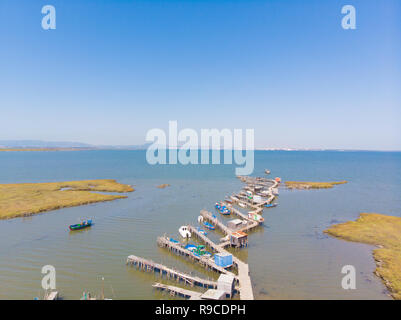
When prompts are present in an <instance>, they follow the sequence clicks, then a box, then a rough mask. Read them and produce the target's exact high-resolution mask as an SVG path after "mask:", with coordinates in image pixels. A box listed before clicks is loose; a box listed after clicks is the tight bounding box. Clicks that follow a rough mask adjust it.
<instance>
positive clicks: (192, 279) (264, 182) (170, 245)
mask: <svg viewBox="0 0 401 320" xmlns="http://www.w3.org/2000/svg"><path fill="white" fill-rule="evenodd" d="M238 178H239V179H240V180H241V181H243V182H244V183H246V184H247V186H246V187H245V190H249V191H251V192H252V191H253V193H254V194H257V193H259V195H260V192H261V191H260V190H263V195H261V196H263V197H264V198H267V200H266V201H263V202H260V203H256V202H254V201H252V200H250V199H248V197H247V194H246V193H245V191H242V192H240V193H238V194H236V195H235V197H236V198H238V200H239V201H240V202H244V203H245V204H246V205H247V206H248V207H250V208H252V209H253V212H254V213H257V214H262V212H263V209H264V205H265V204H269V203H271V202H272V201H273V200H274V198H275V195H274V192H273V189H275V188H277V186H278V182H277V181H275V180H272V179H267V178H255V177H247V176H238ZM236 202H238V201H235V200H234V201H233V204H235V203H236ZM233 204H227V208H229V210H230V211H231V212H232V213H233V214H234V215H236V216H238V217H239V218H241V219H242V220H243V221H245V222H246V223H244V224H243V226H241V227H240V228H239V229H237V230H231V229H230V228H228V227H227V226H226V225H225V224H224V223H223V222H221V221H220V220H219V219H218V218H217V216H216V215H213V214H212V213H210V212H208V211H206V210H201V212H200V215H201V216H202V217H203V219H204V220H206V221H208V222H210V223H211V224H213V225H214V226H215V228H216V229H218V230H220V231H221V232H222V233H223V234H224V235H225V236H226V237H227V238H228V239H230V236H231V235H232V234H233V232H237V231H242V232H245V231H246V232H248V231H250V230H252V229H254V228H256V227H257V226H259V224H260V222H258V221H255V220H253V219H251V218H249V217H248V215H247V214H244V213H242V212H241V211H240V210H238V209H236V208H234V206H233ZM187 227H188V230H189V231H190V232H191V234H192V235H193V236H194V237H197V238H198V239H200V240H201V241H202V242H203V243H204V244H206V245H207V246H209V247H210V248H211V250H212V251H213V252H215V253H216V252H218V253H225V254H231V253H230V252H228V251H227V250H226V249H225V247H227V246H230V245H231V241H224V242H222V243H220V244H216V243H214V242H213V241H212V240H211V239H209V238H208V237H206V236H205V235H204V234H203V233H200V232H199V231H198V229H197V228H195V227H193V226H191V225H188V226H187ZM157 244H158V245H159V246H160V247H162V248H167V249H168V250H169V251H170V252H172V253H174V254H176V255H179V256H182V257H185V258H187V259H190V260H192V261H194V262H197V263H199V264H200V265H202V266H203V267H205V268H206V269H209V270H212V271H215V272H218V273H221V274H228V275H231V276H233V277H234V281H235V283H236V284H237V285H238V286H237V287H236V291H239V294H240V299H241V300H253V299H254V295H253V290H252V283H251V277H250V273H249V266H248V264H246V263H245V262H243V261H241V260H239V259H238V258H237V257H235V256H234V255H233V266H234V267H235V268H236V269H237V270H238V275H235V274H234V273H232V272H231V271H228V270H226V269H224V268H222V267H220V266H218V265H216V263H215V262H214V259H212V258H209V257H206V256H201V255H196V254H195V253H194V252H192V251H190V250H187V249H185V248H184V247H183V245H182V244H180V243H176V242H174V241H171V240H170V238H168V237H166V236H163V237H158V238H157ZM127 264H128V265H132V266H135V267H137V268H138V269H140V270H142V271H146V272H158V273H160V275H161V277H163V276H166V277H167V279H170V280H175V281H177V282H183V283H184V284H185V285H189V286H191V287H194V286H199V287H202V288H208V289H210V288H212V289H215V288H217V282H216V281H213V280H206V279H202V278H200V277H196V276H192V275H190V274H186V273H184V272H180V271H177V270H175V269H172V268H169V267H166V266H164V265H162V264H159V263H155V262H153V261H150V260H146V259H144V258H140V257H137V256H134V255H130V256H129V257H128V258H127ZM153 287H154V288H156V289H158V290H163V291H166V292H169V293H170V294H171V295H173V296H180V297H183V298H186V299H197V300H199V299H201V296H202V293H201V292H196V291H191V290H186V289H183V288H179V287H175V286H171V285H166V284H162V283H155V284H153Z"/></svg>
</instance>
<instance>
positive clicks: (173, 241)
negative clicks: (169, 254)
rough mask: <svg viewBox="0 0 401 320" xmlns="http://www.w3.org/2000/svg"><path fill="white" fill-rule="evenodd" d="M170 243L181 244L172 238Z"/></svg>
mask: <svg viewBox="0 0 401 320" xmlns="http://www.w3.org/2000/svg"><path fill="white" fill-rule="evenodd" d="M170 242H172V243H180V242H179V241H178V240H175V239H173V238H170Z"/></svg>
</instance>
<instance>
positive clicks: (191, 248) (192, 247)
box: [184, 243, 196, 251]
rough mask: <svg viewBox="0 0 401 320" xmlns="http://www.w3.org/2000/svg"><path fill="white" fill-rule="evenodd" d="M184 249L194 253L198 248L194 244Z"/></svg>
mask: <svg viewBox="0 0 401 320" xmlns="http://www.w3.org/2000/svg"><path fill="white" fill-rule="evenodd" d="M184 249H187V250H189V251H194V250H196V246H195V245H194V244H191V243H189V244H187V245H186V246H185V247H184Z"/></svg>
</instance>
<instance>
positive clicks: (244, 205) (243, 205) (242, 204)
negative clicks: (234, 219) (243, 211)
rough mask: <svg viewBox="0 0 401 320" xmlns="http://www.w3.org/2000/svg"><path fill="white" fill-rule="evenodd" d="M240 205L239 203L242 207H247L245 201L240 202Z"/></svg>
mask: <svg viewBox="0 0 401 320" xmlns="http://www.w3.org/2000/svg"><path fill="white" fill-rule="evenodd" d="M238 205H239V206H240V207H241V208H246V204H245V203H243V202H238Z"/></svg>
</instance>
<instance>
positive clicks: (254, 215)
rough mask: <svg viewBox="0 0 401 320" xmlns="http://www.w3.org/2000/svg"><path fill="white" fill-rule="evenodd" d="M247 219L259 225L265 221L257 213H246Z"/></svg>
mask: <svg viewBox="0 0 401 320" xmlns="http://www.w3.org/2000/svg"><path fill="white" fill-rule="evenodd" d="M248 218H249V219H251V220H254V221H257V222H260V223H262V222H263V221H265V219H264V218H263V217H262V216H261V215H260V214H257V213H254V212H249V213H248Z"/></svg>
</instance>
